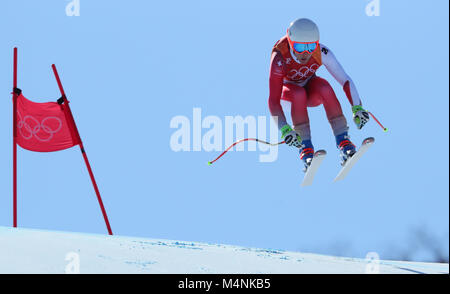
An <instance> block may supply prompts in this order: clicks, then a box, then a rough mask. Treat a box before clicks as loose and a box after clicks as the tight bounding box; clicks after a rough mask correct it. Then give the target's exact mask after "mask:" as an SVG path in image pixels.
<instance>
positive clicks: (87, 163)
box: [52, 64, 113, 235]
mask: <svg viewBox="0 0 450 294" xmlns="http://www.w3.org/2000/svg"><path fill="white" fill-rule="evenodd" d="M52 69H53V73H54V74H55V78H56V82H57V83H58V87H59V90H60V92H61V95H62V98H63V99H64V104H65V107H66V113H67V115H68V119H69V120H70V122H71V124H72V126H73V128H74V130H73V131H74V133H75V134H74V135H75V137H76V138H75V139H76V140H78V142H79V145H80V150H81V154H83V159H84V162H85V164H86V167H87V169H88V172H89V177H90V178H91V182H92V185H93V186H94V190H95V194H96V195H97V200H98V203H99V205H100V209H101V211H102V214H103V218H104V220H105V224H106V228H107V229H108V234H109V235H112V234H113V232H112V230H111V225H110V224H109V219H108V215H107V214H106V209H105V206H104V205H103V201H102V197H101V196H100V191H99V189H98V186H97V182H96V181H95V177H94V173H93V172H92V168H91V165H90V163H89V160H88V158H87V155H86V151H85V150H84V146H83V142H82V141H81V137H80V134H79V132H78V128H77V125H76V124H75V120H74V119H73V115H72V111H71V110H70V106H69V101H68V100H67V97H66V94H65V92H64V89H63V86H62V83H61V80H60V79H59V75H58V71H57V70H56V66H55V65H54V64H52Z"/></svg>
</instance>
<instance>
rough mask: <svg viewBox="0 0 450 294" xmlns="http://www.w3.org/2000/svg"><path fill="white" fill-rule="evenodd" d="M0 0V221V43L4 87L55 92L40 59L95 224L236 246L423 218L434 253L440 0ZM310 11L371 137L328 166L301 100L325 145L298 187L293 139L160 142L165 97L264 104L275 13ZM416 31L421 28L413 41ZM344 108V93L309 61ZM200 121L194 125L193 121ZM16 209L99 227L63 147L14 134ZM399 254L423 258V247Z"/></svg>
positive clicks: (365, 245)
mask: <svg viewBox="0 0 450 294" xmlns="http://www.w3.org/2000/svg"><path fill="white" fill-rule="evenodd" d="M69 2H70V1H68V0H59V1H49V0H45V1H24V0H15V1H12V0H7V1H2V3H1V4H0V8H1V9H0V11H1V12H0V13H1V14H2V15H1V17H0V25H1V27H2V28H3V30H2V34H1V42H2V46H1V47H0V61H1V64H2V67H1V70H0V88H1V89H2V91H1V92H2V93H3V94H4V95H3V97H4V99H1V102H0V103H1V105H0V109H1V115H0V120H1V121H0V134H1V136H3V138H4V139H3V140H1V141H0V142H1V143H0V154H1V156H2V159H1V162H2V164H1V167H0V174H1V177H0V186H1V187H2V191H3V193H2V194H1V197H0V225H2V226H10V225H11V224H12V212H11V208H12V185H11V182H12V173H11V171H12V139H11V136H12V127H11V121H12V104H11V98H10V95H9V93H10V91H11V87H12V52H13V47H14V46H17V47H18V48H19V87H21V88H22V89H23V91H24V94H25V96H27V97H28V98H30V99H32V100H34V101H37V102H44V101H48V100H54V99H55V98H58V97H59V91H58V88H57V85H56V82H55V81H54V77H53V74H52V71H51V68H50V65H51V64H52V63H55V64H56V66H57V67H58V70H59V73H60V76H61V79H62V83H63V85H64V87H65V90H66V93H67V95H68V97H69V100H70V101H71V102H72V103H71V107H72V111H73V113H74V116H75V120H76V122H77V125H78V128H79V131H80V134H81V137H82V139H83V142H84V145H85V147H86V151H87V155H88V157H89V159H90V161H91V164H92V167H93V170H94V174H95V175H96V178H97V182H98V185H99V188H100V191H101V194H102V197H103V200H104V203H105V206H106V209H107V211H108V214H109V217H110V221H111V225H112V228H113V231H114V232H115V233H116V234H120V235H130V236H143V237H150V238H164V239H177V240H191V241H201V242H210V243H225V244H234V245H242V246H252V247H263V248H275V249H285V250H303V251H312V252H317V253H328V254H344V255H351V256H357V257H364V256H365V254H366V253H367V252H369V251H376V252H378V253H379V254H380V257H381V258H383V257H386V258H389V257H390V256H391V255H394V253H393V252H394V251H402V248H408V247H409V246H410V245H411V230H413V229H414V228H417V227H421V228H426V230H428V231H429V232H430V233H431V234H433V235H435V236H436V237H437V238H438V239H439V242H441V243H442V246H447V251H446V252H447V254H448V223H449V202H448V192H449V184H448V176H449V166H448V162H449V161H448V159H449V158H448V154H449V152H448V151H449V150H448V142H449V138H448V131H449V130H448V125H449V124H448V122H449V116H448V108H449V104H448V101H449V100H448V97H449V87H448V78H449V70H448V64H449V60H448V52H449V48H448V41H449V40H448V1H443V0H439V1H433V5H423V4H422V1H386V0H384V1H383V0H381V1H380V8H381V10H380V16H376V17H368V16H367V15H366V13H365V7H366V5H367V4H368V3H369V2H370V1H368V0H352V1H331V0H327V1H325V0H324V1H277V3H275V2H273V1H245V2H244V3H243V1H226V2H219V1H164V2H154V1H137V0H133V1H105V0H98V1H86V0H81V1H80V8H81V9H80V16H74V17H68V16H67V15H66V13H65V9H66V5H67V4H69ZM299 17H308V18H311V19H313V20H314V21H315V22H316V23H317V24H318V25H319V28H320V31H321V42H322V43H324V44H326V45H327V46H329V47H330V48H331V49H332V50H333V51H334V53H335V55H336V57H337V58H338V60H339V61H340V63H341V64H342V65H343V66H344V68H345V69H346V71H347V73H348V74H349V75H350V76H351V77H352V79H353V81H354V82H355V84H356V86H357V88H358V91H359V93H360V95H361V99H362V101H363V103H364V105H365V107H366V108H367V109H368V110H370V111H372V112H373V113H374V114H375V115H377V116H378V118H379V119H380V120H381V121H382V122H383V123H384V124H385V125H386V126H387V127H388V128H389V132H388V133H383V132H382V130H381V129H380V128H379V126H378V125H377V124H376V123H375V122H374V121H371V122H370V123H369V124H368V125H367V126H366V127H364V129H363V130H361V131H359V130H356V128H355V126H354V125H353V124H351V125H350V134H351V136H352V140H353V141H354V142H355V143H359V142H361V141H362V140H363V139H364V138H365V137H369V136H374V137H375V138H376V144H375V145H374V146H373V148H372V149H371V150H370V152H368V153H367V154H366V156H365V157H364V158H363V159H362V160H361V161H360V162H359V163H358V166H356V167H355V169H354V170H352V173H351V174H350V175H349V177H348V178H347V179H346V180H345V181H343V182H340V183H332V179H333V178H334V177H335V175H336V174H337V172H338V170H339V163H338V162H339V161H338V151H337V149H336V148H335V145H334V138H333V137H332V133H331V129H330V127H329V125H328V122H327V120H326V117H325V113H324V110H323V108H322V107H317V108H314V109H310V112H309V113H310V119H311V124H312V136H313V142H314V144H315V146H316V148H321V149H322V148H323V149H326V150H327V151H328V157H327V158H326V160H325V161H324V163H323V165H322V167H321V169H320V171H319V174H318V175H317V178H316V179H315V183H314V185H313V186H312V187H308V188H301V187H300V182H301V180H302V176H303V175H302V172H301V163H300V162H299V159H298V156H297V151H295V150H293V149H292V148H289V147H287V146H281V147H280V149H279V156H278V160H277V161H275V162H272V163H261V162H259V161H258V154H259V153H258V152H233V153H230V154H227V155H226V157H224V158H223V159H222V160H221V161H220V162H217V164H216V165H214V166H212V167H208V166H207V165H206V162H207V161H208V160H211V159H213V158H214V157H215V156H217V155H218V153H219V152H205V151H200V152H173V151H172V150H171V148H170V145H169V141H170V137H171V135H172V134H173V132H174V131H175V130H174V129H171V128H170V126H169V123H170V120H171V119H172V118H173V117H174V116H177V115H183V116H187V117H189V118H191V117H192V111H193V108H194V107H200V108H201V109H202V114H203V116H207V115H214V116H218V117H220V118H224V117H225V116H237V115H241V116H244V117H245V116H248V115H251V116H268V115H269V112H268V107H267V98H268V70H269V58H270V52H271V48H272V45H273V44H274V43H275V42H276V41H277V40H278V39H279V38H280V37H282V36H283V34H284V33H285V31H286V28H287V26H288V25H289V23H290V22H291V21H292V20H294V19H296V18H299ZM424 45H426V46H424ZM318 75H320V76H322V77H324V78H326V79H327V80H329V81H330V83H331V84H332V86H333V87H334V89H335V91H336V94H337V95H338V97H339V100H340V101H341V105H342V107H343V110H344V114H345V115H346V116H347V118H348V121H349V123H351V119H350V118H351V108H350V105H349V103H348V101H347V99H346V98H345V95H344V92H343V91H342V89H341V87H340V86H339V85H338V84H337V82H335V81H334V80H333V78H332V77H331V76H330V75H329V74H328V72H327V71H326V69H325V68H321V69H320V70H319V72H318ZM205 131H206V130H205ZM18 157H19V161H18V168H19V173H18V176H19V226H22V227H29V228H42V229H50V230H65V231H84V232H91V233H105V232H106V229H105V226H104V223H103V219H102V216H101V213H100V209H99V207H98V204H97V200H96V198H95V193H94V191H93V189H92V186H91V183H90V180H89V176H88V173H87V170H86V168H85V166H84V162H83V160H82V157H81V154H80V152H79V149H78V148H72V149H69V150H66V151H61V152H55V153H46V154H39V153H34V152H29V151H25V150H22V149H20V148H19V152H18ZM413 258H414V259H418V260H420V259H427V258H429V255H427V254H426V253H425V252H423V253H418V254H415V255H414V257H413Z"/></svg>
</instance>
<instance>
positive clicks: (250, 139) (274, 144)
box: [208, 138, 284, 165]
mask: <svg viewBox="0 0 450 294" xmlns="http://www.w3.org/2000/svg"><path fill="white" fill-rule="evenodd" d="M245 141H256V142H258V143H263V144H266V145H270V146H277V145H281V144H284V141H281V142H278V143H269V142H266V141H263V140H260V139H256V138H246V139H241V140H238V141H236V142H234V143H233V144H232V145H231V146H230V147H228V148H227V149H226V150H225V151H224V152H222V154H220V155H219V156H217V157H216V159H214V160H212V161H208V165H211V164H213V163H214V162H216V161H217V160H218V159H219V158H221V157H222V156H223V155H225V153H227V152H228V151H229V150H230V149H231V148H233V147H234V146H236V145H237V144H239V143H242V142H245Z"/></svg>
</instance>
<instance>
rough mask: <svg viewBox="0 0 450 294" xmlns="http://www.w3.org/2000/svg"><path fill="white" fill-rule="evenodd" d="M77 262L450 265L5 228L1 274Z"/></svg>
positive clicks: (150, 269) (152, 267)
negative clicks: (376, 262) (377, 261)
mask: <svg viewBox="0 0 450 294" xmlns="http://www.w3.org/2000/svg"><path fill="white" fill-rule="evenodd" d="M74 256H76V259H73V257H74ZM74 260H77V262H76V264H77V265H79V266H77V269H79V270H78V271H79V273H81V274H90V273H125V274H134V273H137V274H283V273H285V274H314V273H319V274H325V273H333V274H349V273H352V274H364V273H367V270H368V269H369V272H373V271H374V269H375V271H376V267H378V269H379V273H381V274H414V273H427V274H428V273H430V274H435V273H436V274H437V273H443V274H448V273H449V265H448V264H439V263H422V262H403V261H383V260H382V261H379V265H376V264H374V263H369V262H368V261H367V260H365V259H358V258H344V257H334V256H325V255H317V254H309V253H300V252H287V251H282V250H272V249H257V248H244V247H239V246H231V245H220V244H205V243H198V242H186V241H171V240H156V239H144V238H133V237H122V236H107V235H94V234H84V233H68V232H54V231H43V230H34V229H21V228H19V229H18V228H5V227H0V274H15V273H19V274H21V273H39V274H44V273H56V274H64V273H67V272H71V270H70V269H73V267H70V266H71V265H73V261H74ZM374 266H376V267H375V268H374ZM68 268H69V270H68Z"/></svg>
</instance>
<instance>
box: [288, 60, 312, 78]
mask: <svg viewBox="0 0 450 294" xmlns="http://www.w3.org/2000/svg"><path fill="white" fill-rule="evenodd" d="M318 68H319V65H318V64H317V63H314V64H312V65H311V66H310V67H307V66H303V67H301V68H300V69H298V70H297V69H295V68H294V69H291V70H290V71H289V74H288V75H287V77H288V78H290V79H291V80H303V79H306V78H308V77H309V76H311V75H312V74H314V73H315V72H316V70H317V69H318Z"/></svg>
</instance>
